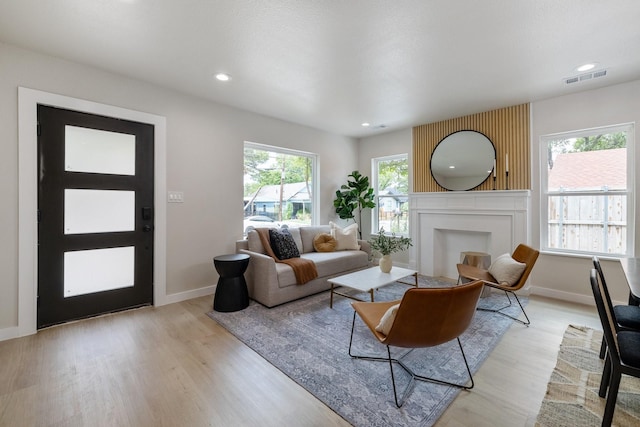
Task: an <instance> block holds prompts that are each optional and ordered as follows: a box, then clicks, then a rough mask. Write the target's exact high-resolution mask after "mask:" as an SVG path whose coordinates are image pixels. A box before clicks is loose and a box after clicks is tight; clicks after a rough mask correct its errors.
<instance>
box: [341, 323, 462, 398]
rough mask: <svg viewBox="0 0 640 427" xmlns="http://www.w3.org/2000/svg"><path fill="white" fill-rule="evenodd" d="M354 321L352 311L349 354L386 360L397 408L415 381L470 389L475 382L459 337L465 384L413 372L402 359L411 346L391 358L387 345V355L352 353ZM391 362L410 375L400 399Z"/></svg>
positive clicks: (355, 356) (381, 360)
mask: <svg viewBox="0 0 640 427" xmlns="http://www.w3.org/2000/svg"><path fill="white" fill-rule="evenodd" d="M355 323H356V313H355V312H354V313H353V321H352V322H351V337H350V339H349V356H351V357H352V358H354V359H362V360H371V361H374V362H388V363H389V370H390V371H391V383H392V385H393V397H394V400H395V403H396V406H397V407H398V408H400V407H402V405H403V404H404V402H405V400H406V399H407V397H408V396H409V395H410V394H411V391H412V390H413V388H414V387H415V381H426V382H431V383H436V384H443V385H449V386H452V387H458V388H461V389H463V390H470V389H472V388H473V386H474V385H475V383H474V381H473V375H472V374H471V368H469V363H468V362H467V356H466V355H465V354H464V350H463V348H462V343H461V342H460V338H456V340H457V341H458V347H459V348H460V352H461V353H462V359H463V360H464V365H465V367H466V368H467V374H468V375H469V380H470V381H471V385H466V384H467V383H468V382H469V381H467V382H465V383H464V384H457V383H452V382H449V381H444V380H440V379H437V378H431V377H425V376H422V375H418V374H416V373H415V372H413V371H412V370H411V368H410V367H409V366H407V365H406V364H405V363H404V362H403V361H402V359H403V358H404V357H405V356H407V355H408V354H409V353H411V352H412V351H413V350H414V349H413V348H412V349H409V351H407V352H405V353H403V354H402V355H401V356H400V357H398V358H392V357H391V350H390V348H389V346H387V357H380V356H365V355H356V354H353V353H352V352H351V347H352V344H353V331H354V329H355ZM393 363H397V364H398V365H400V367H401V368H402V369H404V370H405V372H407V373H408V374H409V375H410V376H411V379H410V380H409V384H407V386H406V387H405V389H404V391H403V392H402V396H401V397H400V399H398V393H397V390H396V380H395V375H394V372H393Z"/></svg>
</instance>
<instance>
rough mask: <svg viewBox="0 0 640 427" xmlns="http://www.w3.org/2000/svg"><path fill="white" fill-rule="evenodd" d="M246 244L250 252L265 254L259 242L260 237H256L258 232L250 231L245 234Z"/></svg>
mask: <svg viewBox="0 0 640 427" xmlns="http://www.w3.org/2000/svg"><path fill="white" fill-rule="evenodd" d="M247 244H248V246H249V250H250V251H251V252H256V253H259V254H266V253H267V252H266V251H265V250H264V246H262V241H261V240H260V236H258V232H257V231H256V230H251V231H249V232H248V233H247Z"/></svg>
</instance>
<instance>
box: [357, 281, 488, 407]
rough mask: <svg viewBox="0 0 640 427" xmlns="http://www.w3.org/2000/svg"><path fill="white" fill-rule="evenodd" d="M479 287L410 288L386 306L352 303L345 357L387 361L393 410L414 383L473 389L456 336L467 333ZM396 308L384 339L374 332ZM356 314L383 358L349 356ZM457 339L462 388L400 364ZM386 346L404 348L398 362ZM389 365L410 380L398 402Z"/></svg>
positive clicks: (479, 291)
mask: <svg viewBox="0 0 640 427" xmlns="http://www.w3.org/2000/svg"><path fill="white" fill-rule="evenodd" d="M482 287H483V283H482V282H481V281H474V282H470V283H467V284H464V285H459V286H454V287H447V288H412V289H409V290H407V291H406V292H405V294H404V296H403V297H402V299H401V300H396V301H388V302H354V303H352V304H351V305H352V306H353V309H354V313H353V322H352V324H351V339H350V341H349V356H351V357H353V358H356V359H365V360H374V361H387V362H388V363H389V369H390V371H391V382H392V384H393V396H394V399H395V403H396V406H398V407H401V406H402V404H403V403H404V401H405V399H406V398H407V396H408V395H409V394H410V392H411V390H413V387H414V386H415V380H421V381H429V382H435V383H439V384H447V385H451V386H456V387H460V388H463V389H471V388H473V385H474V383H473V377H472V375H471V370H470V369H469V364H468V363H467V358H466V356H465V354H464V350H463V349H462V344H461V343H460V335H462V333H463V332H464V331H466V330H467V328H468V327H469V325H470V324H471V321H472V319H473V316H474V315H475V311H476V306H477V304H478V300H479V299H480V293H481V292H482ZM396 304H400V305H399V306H398V309H397V313H396V316H395V319H394V320H393V323H392V324H391V328H390V329H389V332H388V334H387V335H384V334H383V333H381V332H378V331H377V330H376V326H377V325H378V324H379V323H380V320H381V319H382V317H383V316H384V314H385V313H386V312H387V310H389V309H390V308H391V307H392V306H394V305H396ZM356 314H357V315H358V316H359V317H360V318H361V319H362V321H363V322H364V324H365V325H366V326H367V327H368V328H369V330H370V331H371V332H372V333H373V335H374V336H375V337H376V338H377V339H378V341H379V342H380V343H381V344H384V345H386V347H387V357H374V356H364V355H356V354H353V352H352V344H353V331H354V328H355V323H356ZM453 339H457V341H458V346H459V347H460V351H461V352H462V358H463V359H464V363H465V366H466V368H467V373H468V374H469V379H470V385H467V384H468V383H469V381H467V382H466V383H464V384H455V383H451V382H447V381H444V380H440V379H434V378H429V377H424V376H420V375H417V374H416V373H414V372H413V371H412V370H411V369H410V368H409V367H408V366H407V365H406V364H405V363H404V362H403V361H402V358H403V357H405V356H406V355H407V354H409V353H410V352H411V351H413V350H414V349H416V348H422V347H435V346H438V345H440V344H444V343H447V342H449V341H452V340H453ZM390 346H395V347H402V348H408V349H410V350H409V351H407V352H405V353H404V354H402V355H401V356H400V357H398V358H392V357H391V350H390V349H389V347H390ZM393 363H397V364H398V365H400V366H401V367H402V368H403V369H404V370H405V371H406V372H407V373H409V375H411V380H410V381H409V384H408V385H407V387H406V388H405V390H404V392H403V395H402V397H401V398H400V399H398V393H397V391H396V383H395V377H394V374H393Z"/></svg>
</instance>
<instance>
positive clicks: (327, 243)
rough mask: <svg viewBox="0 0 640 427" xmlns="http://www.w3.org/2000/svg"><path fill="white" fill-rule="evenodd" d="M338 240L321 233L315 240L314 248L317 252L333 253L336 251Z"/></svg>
mask: <svg viewBox="0 0 640 427" xmlns="http://www.w3.org/2000/svg"><path fill="white" fill-rule="evenodd" d="M337 243H338V242H336V239H334V238H333V237H331V234H329V233H319V234H318V235H317V236H316V237H315V238H314V239H313V248H314V249H315V250H316V252H333V251H335V250H336V244H337Z"/></svg>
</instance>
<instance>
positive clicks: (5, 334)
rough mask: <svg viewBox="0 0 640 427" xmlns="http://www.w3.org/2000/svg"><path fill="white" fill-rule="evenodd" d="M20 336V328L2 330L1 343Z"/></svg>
mask: <svg viewBox="0 0 640 427" xmlns="http://www.w3.org/2000/svg"><path fill="white" fill-rule="evenodd" d="M19 336H20V334H19V331H18V327H17V326H11V327H9V328H4V329H0V341H6V340H11V339H14V338H18V337H19Z"/></svg>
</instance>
